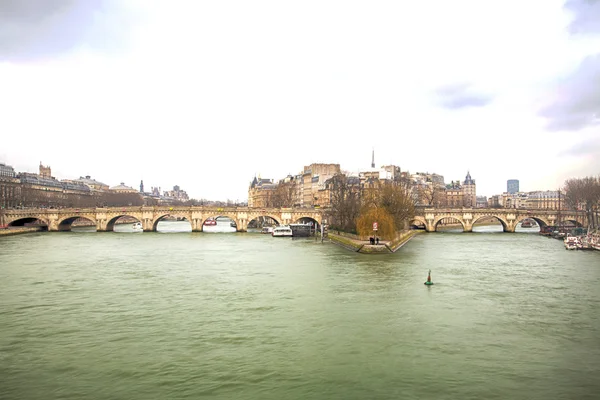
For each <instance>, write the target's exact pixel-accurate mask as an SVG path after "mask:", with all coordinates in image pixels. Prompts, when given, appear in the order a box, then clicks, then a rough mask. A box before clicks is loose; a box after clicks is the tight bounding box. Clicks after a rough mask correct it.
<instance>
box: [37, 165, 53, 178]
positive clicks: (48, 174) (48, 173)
mask: <svg viewBox="0 0 600 400" xmlns="http://www.w3.org/2000/svg"><path fill="white" fill-rule="evenodd" d="M40 176H41V177H42V178H52V170H51V169H50V166H47V167H44V166H43V165H42V162H41V161H40Z"/></svg>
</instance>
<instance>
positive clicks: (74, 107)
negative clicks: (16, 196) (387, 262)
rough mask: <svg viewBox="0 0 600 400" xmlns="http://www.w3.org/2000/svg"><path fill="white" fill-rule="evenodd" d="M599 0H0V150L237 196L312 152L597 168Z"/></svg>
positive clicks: (364, 163)
mask: <svg viewBox="0 0 600 400" xmlns="http://www.w3.org/2000/svg"><path fill="white" fill-rule="evenodd" d="M599 88H600V1H597V0H568V1H563V0H527V1H522V0H520V1H517V0H488V1H485V2H483V1H481V0H454V1H452V2H449V1H445V0H421V1H384V0H380V1H353V0H341V1H331V0H330V1H328V0H319V1H312V0H304V1H301V2H300V1H281V0H273V1H262V0H255V1H235V0H231V1H226V2H225V1H203V0H170V1H166V0H2V1H1V2H0V162H4V163H6V164H9V165H12V166H13V167H14V168H15V169H16V170H17V171H25V172H37V168H38V165H39V163H40V162H42V163H43V164H44V165H50V166H51V167H52V172H53V175H54V176H55V177H57V178H58V179H74V178H78V177H79V176H85V175H91V176H92V178H95V179H97V180H99V181H101V182H104V183H107V184H109V185H111V186H112V185H117V184H119V183H120V182H124V183H125V184H126V185H129V186H132V187H136V188H137V187H139V183H140V180H142V179H143V180H144V184H145V188H146V189H147V190H148V188H149V187H151V186H156V187H161V189H162V190H163V191H164V190H170V189H171V188H172V186H174V185H179V186H180V187H181V188H182V189H183V190H186V191H187V192H188V194H189V195H190V197H193V198H198V199H199V198H205V199H209V200H226V199H230V200H238V201H243V200H245V199H247V196H248V185H249V183H250V181H251V180H252V178H253V177H254V176H255V175H257V176H260V177H262V178H274V179H280V178H283V177H285V176H286V175H287V174H296V173H298V172H300V171H301V170H302V169H303V167H304V166H305V165H309V164H311V163H337V164H340V165H341V168H342V170H345V171H349V172H354V173H355V172H357V171H359V170H360V169H368V168H369V167H370V163H371V152H372V150H373V149H374V151H375V163H376V164H377V166H381V165H388V164H394V165H398V166H400V167H401V168H402V170H404V171H410V172H430V173H438V174H441V175H443V176H444V178H445V180H446V182H450V181H451V180H458V179H460V180H463V179H464V178H465V175H466V173H467V171H469V172H470V173H471V175H472V177H473V178H474V179H475V180H476V182H477V194H478V195H485V196H491V195H494V194H499V193H502V192H503V191H506V181H507V179H519V181H520V189H521V190H522V191H533V190H555V189H557V188H559V187H560V186H562V185H563V184H564V181H565V179H568V178H572V177H583V176H589V175H598V174H600V89H599Z"/></svg>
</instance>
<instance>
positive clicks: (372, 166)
mask: <svg viewBox="0 0 600 400" xmlns="http://www.w3.org/2000/svg"><path fill="white" fill-rule="evenodd" d="M371 168H375V148H373V152H372V153H371Z"/></svg>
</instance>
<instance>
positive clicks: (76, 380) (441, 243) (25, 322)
mask: <svg viewBox="0 0 600 400" xmlns="http://www.w3.org/2000/svg"><path fill="white" fill-rule="evenodd" d="M172 224H177V223H172ZM173 226H175V225H173ZM167 231H168V229H167ZM429 269H431V270H432V278H433V281H434V282H435V285H433V286H431V287H427V286H425V285H423V282H424V281H425V279H426V277H427V271H428V270H429ZM599 316H600V252H598V251H596V252H593V251H592V252H583V251H566V250H565V249H564V246H563V244H562V242H560V241H557V240H553V239H547V238H543V237H540V236H538V235H535V234H504V233H470V234H455V233H435V234H422V235H418V236H417V237H416V238H414V239H413V240H411V241H410V242H409V243H408V244H407V245H405V246H404V247H403V248H402V249H401V250H399V251H398V252H397V253H395V254H390V255H362V254H356V253H352V252H349V251H348V250H345V249H342V248H339V247H337V246H335V245H333V244H330V243H320V242H315V241H314V239H312V240H311V239H300V240H292V239H290V238H272V237H270V236H268V235H260V234H252V233H243V234H239V233H231V234H215V233H213V234H211V233H191V232H189V233H187V232H186V233H164V232H163V233H117V232H113V233H85V232H61V233H35V234H27V235H19V236H12V237H4V238H0V398H1V399H45V400H47V399H130V400H134V399H148V400H149V399H573V400H576V399H577V400H578V399H599V398H600V317H599Z"/></svg>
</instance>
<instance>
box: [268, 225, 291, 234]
mask: <svg viewBox="0 0 600 400" xmlns="http://www.w3.org/2000/svg"><path fill="white" fill-rule="evenodd" d="M292 235H293V233H292V229H291V228H290V227H289V226H278V227H276V228H275V229H273V232H272V233H271V236H273V237H292Z"/></svg>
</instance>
